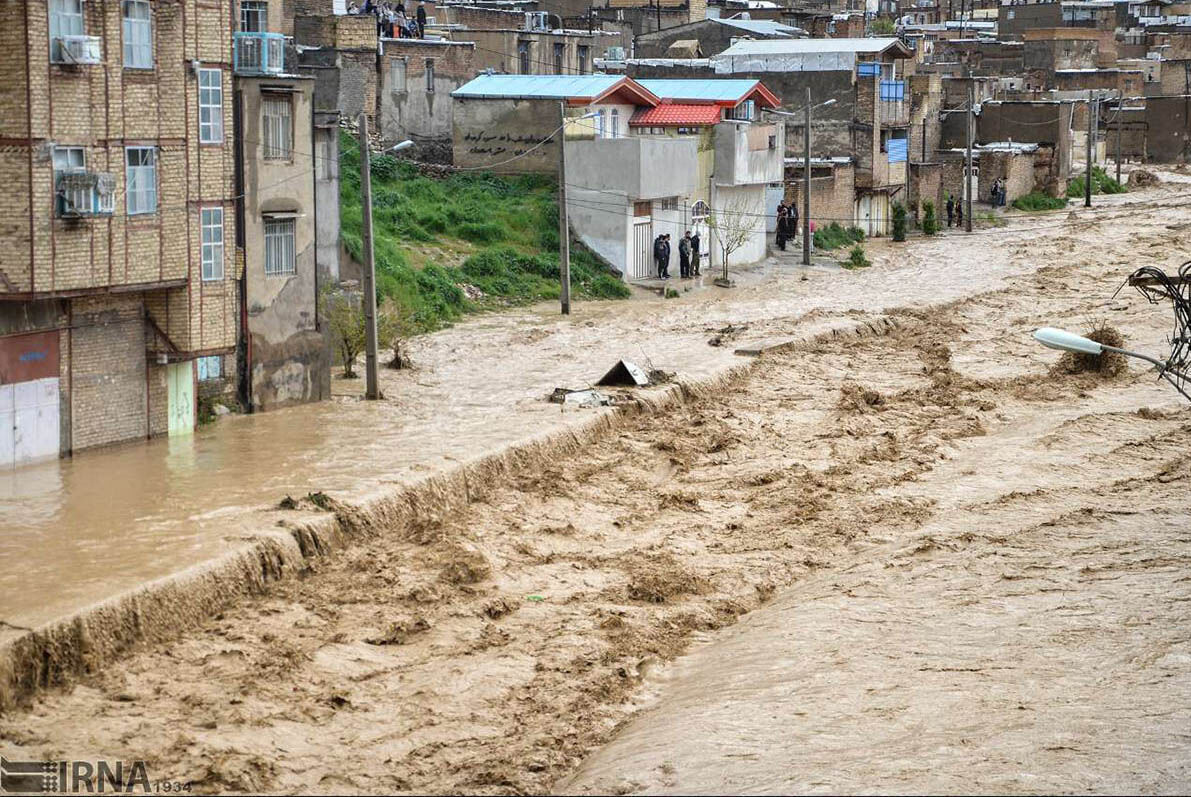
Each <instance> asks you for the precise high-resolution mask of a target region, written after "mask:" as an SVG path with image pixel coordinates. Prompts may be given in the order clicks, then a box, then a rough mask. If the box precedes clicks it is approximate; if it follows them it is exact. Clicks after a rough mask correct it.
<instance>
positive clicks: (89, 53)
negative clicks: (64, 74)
mask: <svg viewBox="0 0 1191 797" xmlns="http://www.w3.org/2000/svg"><path fill="white" fill-rule="evenodd" d="M58 44H59V46H60V48H61V52H62V60H63V61H64V62H65V63H68V64H99V63H102V62H103V48H102V47H100V44H99V37H98V36H63V37H62V38H61V39H59V40H58Z"/></svg>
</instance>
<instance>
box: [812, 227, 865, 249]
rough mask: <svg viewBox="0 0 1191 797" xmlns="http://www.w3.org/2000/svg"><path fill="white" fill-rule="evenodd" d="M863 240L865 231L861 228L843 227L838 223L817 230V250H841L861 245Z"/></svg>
mask: <svg viewBox="0 0 1191 797" xmlns="http://www.w3.org/2000/svg"><path fill="white" fill-rule="evenodd" d="M863 240H864V230H862V229H860V228H859V227H841V226H840V224H839V222H837V221H833V222H831V223H830V224H828V225H827V226H826V227H822V228H820V229H818V230H815V248H816V249H839V248H840V247H841V246H848V245H849V244H856V243H860V242H861V241H863Z"/></svg>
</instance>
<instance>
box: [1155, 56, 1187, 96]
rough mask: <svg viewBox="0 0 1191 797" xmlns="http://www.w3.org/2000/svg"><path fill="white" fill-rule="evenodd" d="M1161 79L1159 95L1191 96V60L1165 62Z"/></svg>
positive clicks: (1160, 75)
mask: <svg viewBox="0 0 1191 797" xmlns="http://www.w3.org/2000/svg"><path fill="white" fill-rule="evenodd" d="M1159 77H1160V79H1159V88H1158V90H1157V92H1156V93H1157V94H1158V95H1160V96H1174V95H1178V94H1191V60H1187V59H1182V60H1178V61H1173V60H1172V61H1163V62H1162V68H1161V72H1160V74H1159Z"/></svg>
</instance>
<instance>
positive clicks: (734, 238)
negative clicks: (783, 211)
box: [707, 197, 759, 287]
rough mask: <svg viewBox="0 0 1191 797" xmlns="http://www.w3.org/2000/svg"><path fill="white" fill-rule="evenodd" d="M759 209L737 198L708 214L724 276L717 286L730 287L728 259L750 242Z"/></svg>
mask: <svg viewBox="0 0 1191 797" xmlns="http://www.w3.org/2000/svg"><path fill="white" fill-rule="evenodd" d="M758 215H759V214H758V213H757V208H756V207H755V206H754V204H753V203H752V202H750V201H749V200H748V199H747V198H746V197H737V198H736V199H733V200H730V201H728V202H727V203H726V204H721V205H720V207H718V208H716V209H714V210H712V211H711V212H710V213H708V214H707V226H708V227H709V228H711V231H712V232H713V233H714V236H713V240H714V241H715V243H716V245H717V246H718V248H719V250H720V256H721V260H720V263H721V264H722V265H723V268H724V272H723V275H722V276H721V277H720V278H719V279H718V280H716V284H719V285H723V286H725V287H726V286H728V285H730V284H731V281H730V280H729V279H728V258H730V257H731V256H732V253H733V252H735V251H737V250H738V249H740V248H742V247H743V246H744V245H745V244H747V243H748V242H749V238H751V237H752V235H753V232H754V231H755V230H756V229H757V222H758Z"/></svg>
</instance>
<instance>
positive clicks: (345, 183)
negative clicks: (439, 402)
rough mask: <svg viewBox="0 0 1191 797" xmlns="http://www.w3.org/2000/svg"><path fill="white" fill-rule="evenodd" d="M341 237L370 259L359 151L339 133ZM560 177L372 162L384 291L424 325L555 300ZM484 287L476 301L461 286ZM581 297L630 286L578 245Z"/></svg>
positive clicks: (383, 159) (574, 283) (619, 292)
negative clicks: (436, 174) (438, 174)
mask: <svg viewBox="0 0 1191 797" xmlns="http://www.w3.org/2000/svg"><path fill="white" fill-rule="evenodd" d="M339 158H340V160H339V179H340V197H339V198H340V234H341V236H342V240H343V244H344V247H345V248H346V249H347V251H348V253H349V254H350V255H351V256H352V257H353V258H355V259H356V260H357V261H360V262H363V243H362V230H363V213H362V211H361V208H360V154H359V151H358V148H357V146H356V141H355V140H354V139H352V138H351V137H349V136H347V135H341V137H340V146H339ZM557 190H558V189H557V181H556V180H555V179H554V177H553V176H547V175H516V176H511V177H500V176H494V175H492V174H488V173H480V174H477V173H457V174H453V175H451V176H449V177H447V178H445V179H441V180H439V179H431V178H429V177H425V176H423V175H421V174H419V172H418V170H417V168H416V167H415V166H414V165H413V164H410V163H406V162H404V161H400V160H398V159H396V158H393V157H391V156H387V155H382V156H380V157H375V158H373V160H372V206H373V210H372V219H373V251H374V252H375V257H376V291H377V296H378V298H379V299H381V300H382V301H383V300H384V299H386V298H389V299H392V300H394V301H396V302H397V303H398V304H400V305H402V306H403V307H404V308H405V309H406V311H407V312H408V313H409V316H410V317H411V318H412V319H413V324H414V326H415V327H416V328H417V329H418V330H419V331H424V332H425V331H430V330H434V329H439V328H441V327H443V326H445V325H447V324H449V323H451V322H452V321H454V320H456V319H458V318H459V317H460V316H461V315H463V313H465V312H470V311H475V310H482V309H486V308H489V307H496V306H504V305H508V304H524V303H528V302H534V301H538V300H542V299H555V298H557V297H558V294H559V290H560V289H559V284H558V279H559V266H558V200H557ZM461 284H470V285H474V286H476V287H477V288H479V289H480V290H481V291H483V292H484V294H485V297H484V298H483V299H480V300H478V301H471V300H468V299H467V297H466V296H465V295H464V293H463V290H462V289H461V288H460V285H461ZM571 294H572V296H573V297H574V298H575V299H594V298H599V299H619V298H625V297H627V296H629V294H630V291H629V288H628V286H627V285H625V284H624V282H622V281H621V280H619V279H617V278H616V277H614V276H613V275H612V274H611V273H609V272H608V271H607V270H606V269H605V268H604V267H603V266H602V265H601V263H600V262H599V260H598V259H597V258H596V257H595V256H594V255H593V254H592V253H591V252H590V251H588V250H587V249H586V248H585V247H583V246H582V245H578V244H572V246H571Z"/></svg>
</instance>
